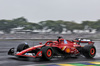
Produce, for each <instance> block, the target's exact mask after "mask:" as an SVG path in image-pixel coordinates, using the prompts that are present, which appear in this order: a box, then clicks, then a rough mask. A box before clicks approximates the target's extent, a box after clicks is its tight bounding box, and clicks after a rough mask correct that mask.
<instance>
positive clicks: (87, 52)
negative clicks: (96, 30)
mask: <svg viewBox="0 0 100 66" xmlns="http://www.w3.org/2000/svg"><path fill="white" fill-rule="evenodd" d="M82 53H83V55H84V56H85V57H86V58H93V57H94V56H95V54H96V48H95V46H93V45H86V46H84V47H83V50H82Z"/></svg>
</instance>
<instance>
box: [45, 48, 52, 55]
mask: <svg viewBox="0 0 100 66" xmlns="http://www.w3.org/2000/svg"><path fill="white" fill-rule="evenodd" d="M46 54H47V56H48V57H51V55H52V51H51V50H50V49H48V50H47V53H46Z"/></svg>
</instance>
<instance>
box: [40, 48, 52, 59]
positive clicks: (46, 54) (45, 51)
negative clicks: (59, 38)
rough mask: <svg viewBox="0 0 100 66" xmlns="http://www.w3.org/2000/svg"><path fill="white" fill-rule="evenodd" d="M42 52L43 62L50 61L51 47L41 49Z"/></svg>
mask: <svg viewBox="0 0 100 66" xmlns="http://www.w3.org/2000/svg"><path fill="white" fill-rule="evenodd" d="M41 51H42V58H43V59H45V60H50V59H51V58H52V57H53V54H54V51H53V49H52V48H51V47H47V46H46V47H43V48H42V49H41Z"/></svg>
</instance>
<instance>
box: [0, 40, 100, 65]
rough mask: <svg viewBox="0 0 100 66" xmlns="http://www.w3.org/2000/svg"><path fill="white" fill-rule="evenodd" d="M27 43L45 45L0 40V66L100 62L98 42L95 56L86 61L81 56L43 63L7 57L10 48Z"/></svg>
mask: <svg viewBox="0 0 100 66" xmlns="http://www.w3.org/2000/svg"><path fill="white" fill-rule="evenodd" d="M23 42H27V43H28V44H29V45H30V46H33V45H36V44H39V42H42V43H45V42H46V41H40V40H39V41H32V40H0V66H30V65H32V66H33V65H34V66H37V65H43V64H54V63H56V64H57V63H70V62H83V61H85V62H87V61H100V41H95V46H96V48H97V54H96V56H95V58H94V59H86V58H84V57H82V56H80V57H79V58H67V59H64V58H53V59H52V60H51V61H43V60H39V59H38V58H37V59H33V58H17V57H15V56H9V55H7V52H8V50H9V49H10V48H12V47H15V48H16V47H17V46H18V45H19V44H20V43H23Z"/></svg>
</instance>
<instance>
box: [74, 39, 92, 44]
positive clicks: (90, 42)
mask: <svg viewBox="0 0 100 66" xmlns="http://www.w3.org/2000/svg"><path fill="white" fill-rule="evenodd" d="M73 41H74V42H77V43H78V44H80V43H88V44H94V42H93V41H92V40H91V39H84V38H76V39H75V40H73Z"/></svg>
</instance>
